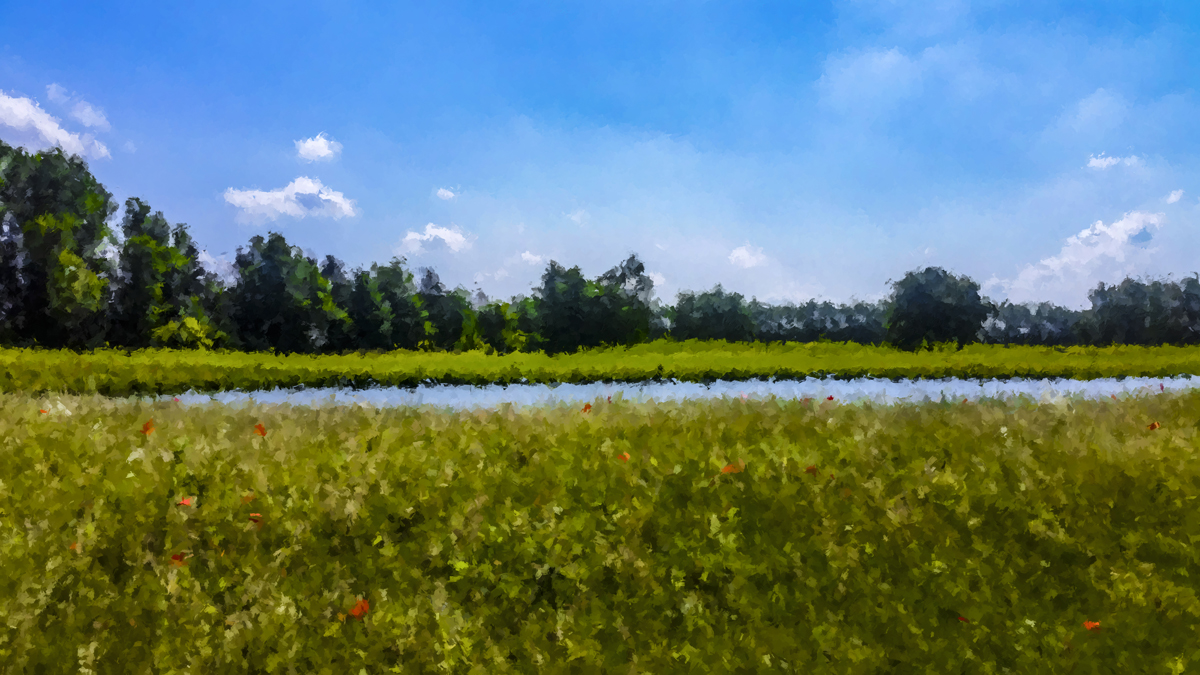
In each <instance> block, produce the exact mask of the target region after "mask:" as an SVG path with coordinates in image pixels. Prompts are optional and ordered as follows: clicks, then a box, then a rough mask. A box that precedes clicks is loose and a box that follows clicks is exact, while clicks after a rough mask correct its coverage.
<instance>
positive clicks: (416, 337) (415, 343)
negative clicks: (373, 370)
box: [346, 259, 433, 351]
mask: <svg viewBox="0 0 1200 675" xmlns="http://www.w3.org/2000/svg"><path fill="white" fill-rule="evenodd" d="M346 309H347V313H348V314H349V315H350V320H351V321H352V323H353V329H352V330H353V333H352V335H353V338H354V344H355V346H356V348H357V349H367V350H372V351H377V350H384V351H391V350H394V349H417V348H419V347H420V346H421V344H422V343H423V342H425V341H426V340H427V339H428V335H429V333H430V332H432V330H433V327H432V324H431V323H430V324H429V325H426V324H427V323H428V321H427V318H428V317H427V313H426V312H425V311H424V310H423V308H422V306H421V299H420V297H419V296H418V295H417V288H416V285H415V284H414V283H413V275H412V273H411V272H409V271H408V270H406V269H405V268H404V260H403V259H393V260H392V261H391V262H390V263H389V264H388V265H386V266H384V267H380V266H379V265H371V269H370V270H369V271H368V270H362V269H359V270H356V271H355V272H354V279H353V288H352V289H351V292H350V300H349V304H348V305H347V307H346Z"/></svg>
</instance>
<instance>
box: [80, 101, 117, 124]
mask: <svg viewBox="0 0 1200 675" xmlns="http://www.w3.org/2000/svg"><path fill="white" fill-rule="evenodd" d="M71 117H73V118H75V119H76V120H78V121H79V123H80V124H82V125H83V126H85V127H91V128H93V129H99V130H101V131H108V130H109V129H110V128H111V127H110V126H109V124H108V118H107V117H105V116H104V112H103V111H101V110H100V109H98V108H96V107H95V106H93V105H92V104H91V103H88V102H87V101H79V102H78V103H76V104H75V107H74V108H72V109H71Z"/></svg>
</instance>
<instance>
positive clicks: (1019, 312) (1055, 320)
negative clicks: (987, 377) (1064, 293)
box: [982, 301, 1082, 346]
mask: <svg viewBox="0 0 1200 675" xmlns="http://www.w3.org/2000/svg"><path fill="white" fill-rule="evenodd" d="M1081 318H1082V314H1081V313H1080V312H1077V311H1073V310H1070V309H1067V308H1065V307H1059V306H1057V305H1054V304H1051V303H1049V302H1043V303H1040V304H1036V305H1035V304H1032V303H1030V304H1027V305H1014V304H1012V303H1010V302H1008V301H1005V302H1003V303H1001V304H999V305H997V306H996V307H995V308H993V310H992V312H991V314H989V315H988V318H987V320H985V321H984V323H983V331H982V339H983V342H986V343H990V344H1013V345H1043V346H1066V345H1073V344H1078V343H1079V342H1080V337H1081V336H1080V335H1079V330H1078V329H1079V322H1080V319H1081Z"/></svg>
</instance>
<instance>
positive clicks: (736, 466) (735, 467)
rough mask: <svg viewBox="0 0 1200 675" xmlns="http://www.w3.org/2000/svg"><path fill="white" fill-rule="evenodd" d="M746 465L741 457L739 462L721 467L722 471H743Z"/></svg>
mask: <svg viewBox="0 0 1200 675" xmlns="http://www.w3.org/2000/svg"><path fill="white" fill-rule="evenodd" d="M745 467H746V463H745V462H743V461H742V460H740V459H739V460H738V463H737V464H726V465H725V468H724V469H721V473H741V471H742V469H744V468H745Z"/></svg>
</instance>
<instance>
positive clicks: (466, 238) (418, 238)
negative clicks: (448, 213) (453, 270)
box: [396, 223, 475, 254]
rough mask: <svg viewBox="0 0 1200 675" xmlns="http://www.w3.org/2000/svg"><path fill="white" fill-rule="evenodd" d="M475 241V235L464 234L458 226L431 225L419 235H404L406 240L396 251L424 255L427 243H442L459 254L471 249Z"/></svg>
mask: <svg viewBox="0 0 1200 675" xmlns="http://www.w3.org/2000/svg"><path fill="white" fill-rule="evenodd" d="M474 241H475V236H474V235H467V234H464V233H463V231H462V230H461V229H460V228H459V227H458V226H456V225H451V226H450V227H442V226H440V225H435V224H433V223H429V224H428V225H426V226H425V232H424V233H423V234H422V233H418V232H413V231H411V230H410V231H409V232H408V233H407V234H405V235H404V239H402V240H401V241H400V246H399V247H398V248H397V249H396V251H397V252H398V253H402V254H410V253H423V252H424V251H425V243H426V242H430V243H436V242H441V245H444V246H446V247H447V248H449V249H450V250H451V251H452V252H454V253H458V252H459V251H462V250H464V249H468V248H470V247H471V244H472V242H474Z"/></svg>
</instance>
